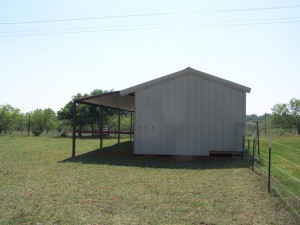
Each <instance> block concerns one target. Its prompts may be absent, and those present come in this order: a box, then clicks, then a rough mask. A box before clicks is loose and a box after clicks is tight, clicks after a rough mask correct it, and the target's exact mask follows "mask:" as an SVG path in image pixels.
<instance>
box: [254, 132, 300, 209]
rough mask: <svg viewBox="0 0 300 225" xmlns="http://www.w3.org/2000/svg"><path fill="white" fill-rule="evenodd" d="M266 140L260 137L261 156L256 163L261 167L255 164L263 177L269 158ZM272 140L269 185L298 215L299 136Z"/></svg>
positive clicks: (299, 180)
mask: <svg viewBox="0 0 300 225" xmlns="http://www.w3.org/2000/svg"><path fill="white" fill-rule="evenodd" d="M268 142H269V140H268V139H267V138H262V139H261V141H260V153H261V154H260V155H261V158H260V159H258V160H257V163H258V164H259V166H262V168H263V169H261V168H259V166H256V169H257V171H259V172H260V173H261V174H262V175H264V177H265V178H266V174H267V170H268V159H269V158H268V157H269V153H268V149H269V147H268ZM272 142H273V144H272V154H271V157H272V158H271V164H272V165H271V175H272V179H271V185H272V187H274V188H275V189H276V190H277V191H279V192H280V193H281V194H282V195H283V197H284V198H285V200H286V201H288V203H289V204H291V206H292V207H293V208H294V209H295V210H296V212H298V214H299V215H300V201H299V198H300V137H298V136H290V137H272ZM288 174H290V175H291V176H290V175H288ZM283 186H284V187H285V188H284V187H283ZM275 192H276V191H275ZM290 192H291V193H290ZM295 196H296V197H295ZM297 197H298V199H297Z"/></svg>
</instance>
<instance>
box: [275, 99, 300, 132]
mask: <svg viewBox="0 0 300 225" xmlns="http://www.w3.org/2000/svg"><path fill="white" fill-rule="evenodd" d="M272 111H273V113H272V120H273V125H274V126H275V127H278V128H283V129H291V128H296V129H297V131H298V134H299V135H300V99H296V98H293V99H291V100H290V102H289V104H285V103H280V104H276V105H274V107H273V108H272Z"/></svg>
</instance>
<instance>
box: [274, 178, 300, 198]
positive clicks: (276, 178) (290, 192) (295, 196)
mask: <svg viewBox="0 0 300 225" xmlns="http://www.w3.org/2000/svg"><path fill="white" fill-rule="evenodd" d="M271 177H272V178H273V179H274V180H275V181H277V183H278V184H279V185H280V186H281V187H283V188H284V189H285V190H286V191H287V192H289V193H290V194H291V195H293V196H294V197H295V198H297V199H298V200H299V202H300V198H299V197H298V196H297V195H295V194H294V193H293V192H291V191H290V190H289V189H288V188H287V187H286V186H284V185H283V184H282V183H281V182H280V181H279V180H278V179H277V178H275V177H274V176H271Z"/></svg>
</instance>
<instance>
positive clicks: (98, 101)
mask: <svg viewBox="0 0 300 225" xmlns="http://www.w3.org/2000/svg"><path fill="white" fill-rule="evenodd" d="M75 102H76V103H83V104H91V105H97V106H106V107H110V108H114V109H121V110H125V111H131V112H133V111H134V96H132V95H130V94H129V95H123V96H121V94H120V92H119V91H114V92H109V93H104V94H99V95H93V96H89V97H85V98H78V99H76V100H75Z"/></svg>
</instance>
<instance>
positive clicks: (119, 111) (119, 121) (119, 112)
mask: <svg viewBox="0 0 300 225" xmlns="http://www.w3.org/2000/svg"><path fill="white" fill-rule="evenodd" d="M120 131H121V110H120V109H119V110H118V144H119V143H120Z"/></svg>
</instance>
